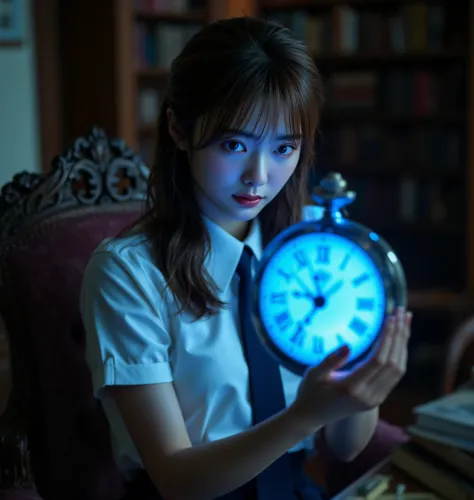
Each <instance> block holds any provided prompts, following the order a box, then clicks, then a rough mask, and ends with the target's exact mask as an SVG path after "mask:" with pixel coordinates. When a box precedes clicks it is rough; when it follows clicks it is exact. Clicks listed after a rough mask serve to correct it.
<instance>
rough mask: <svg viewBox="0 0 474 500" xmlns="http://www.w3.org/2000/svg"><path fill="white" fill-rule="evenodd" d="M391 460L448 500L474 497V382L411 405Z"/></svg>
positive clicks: (463, 499) (466, 499) (473, 498)
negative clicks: (405, 438) (404, 436)
mask: <svg viewBox="0 0 474 500" xmlns="http://www.w3.org/2000/svg"><path fill="white" fill-rule="evenodd" d="M413 411H414V416H415V422H414V424H413V425H411V426H409V427H408V428H407V431H408V434H409V435H410V437H411V439H410V441H409V442H408V443H406V444H404V445H402V446H400V447H398V448H396V449H395V450H394V451H393V453H392V463H393V464H394V465H395V466H396V467H398V468H399V469H402V470H403V471H404V472H406V473H407V474H408V475H409V476H411V477H412V478H413V479H415V480H416V481H417V482H419V483H421V484H423V485H425V486H427V487H428V488H429V489H430V490H431V491H433V492H435V493H436V494H438V495H439V496H441V497H443V498H446V499H448V500H474V383H472V382H470V383H469V384H467V385H465V386H463V387H461V388H460V389H458V390H457V391H455V392H453V393H452V394H449V395H447V396H444V397H441V398H439V399H436V400H434V401H430V402H428V403H425V404H423V405H420V406H417V407H415V408H414V410H413Z"/></svg>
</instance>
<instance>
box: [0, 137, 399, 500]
mask: <svg viewBox="0 0 474 500" xmlns="http://www.w3.org/2000/svg"><path fill="white" fill-rule="evenodd" d="M147 177H148V170H147V168H146V167H145V166H144V164H143V163H142V162H141V160H140V159H139V158H138V157H137V156H136V155H135V154H134V153H133V152H132V151H131V150H130V149H129V148H128V147H127V146H126V145H125V144H124V143H123V141H121V140H119V139H110V138H108V137H107V136H106V135H105V133H104V132H103V131H102V130H100V129H98V128H94V129H93V130H92V131H91V133H90V134H89V135H88V136H86V137H82V138H79V139H77V140H76V141H75V142H74V144H73V145H72V146H71V148H70V149H68V150H67V151H66V152H65V153H64V154H63V155H62V156H59V157H57V158H55V159H54V160H53V164H52V170H51V171H50V172H49V173H48V174H31V173H26V172H25V173H20V174H18V175H16V176H15V177H14V178H13V181H12V182H11V183H10V184H7V185H6V186H4V187H3V189H2V192H1V196H0V314H1V315H2V317H3V319H4V321H5V324H6V328H7V333H8V337H9V342H10V350H11V369H12V382H13V390H12V394H11V398H10V400H9V404H8V408H7V411H6V412H5V413H4V415H2V417H1V418H0V490H1V491H0V498H1V499H3V500H14V499H15V500H19V499H22V500H26V499H29V500H33V499H35V500H39V499H41V498H43V499H45V500H64V499H67V500H105V499H107V500H118V499H120V497H121V496H122V494H123V492H124V483H123V479H122V477H121V476H120V474H119V472H118V470H117V468H116V467H115V464H114V462H113V459H112V453H111V446H110V442H109V434H108V425H107V421H106V419H105V416H104V414H103V412H102V408H101V405H100V404H99V402H98V401H97V400H95V399H94V397H93V395H92V384H91V379H90V373H89V370H88V368H87V365H86V364H85V361H84V336H83V331H82V325H81V321H80V317H79V311H78V301H79V291H80V284H81V280H82V274H83V271H84V269H85V266H86V264H87V261H88V260H89V257H90V255H91V253H92V251H93V250H94V249H95V248H96V247H97V245H98V244H99V243H100V242H101V241H102V240H103V239H104V238H106V237H109V236H114V235H116V234H118V233H119V232H120V231H121V230H122V229H123V228H124V227H126V226H128V225H130V224H131V223H132V222H133V221H134V220H135V219H136V218H137V217H138V216H139V214H140V213H141V211H142V207H143V201H144V198H145V192H146V181H147ZM403 439H404V435H403V433H402V432H401V430H400V429H397V428H395V427H392V426H390V425H388V424H386V423H384V422H381V423H380V425H379V427H378V429H377V433H376V436H374V439H373V440H372V442H371V444H370V445H369V447H368V448H367V449H366V450H365V451H364V453H363V454H362V455H361V457H360V459H356V460H355V461H354V463H352V464H351V465H350V466H347V464H345V465H344V467H345V468H344V471H345V472H344V474H346V476H344V475H343V474H339V476H338V481H337V485H336V486H334V488H335V489H340V488H341V487H343V486H344V485H345V484H346V482H347V481H348V480H350V479H352V477H353V476H354V475H358V474H361V473H363V472H364V471H365V470H367V469H368V468H369V467H371V466H372V465H374V464H375V462H376V461H377V460H379V459H380V458H382V457H384V456H386V455H387V454H388V453H389V452H390V450H391V448H392V446H393V445H394V444H396V443H397V442H399V441H400V440H403ZM321 457H322V458H323V462H324V463H323V465H324V464H326V468H325V470H326V471H328V470H331V469H334V468H335V469H334V470H332V472H331V473H332V474H336V476H337V473H338V467H341V464H338V463H337V462H335V461H333V460H331V457H330V454H329V453H327V452H325V453H322V454H321ZM308 467H309V470H310V473H312V474H314V475H315V476H317V472H316V471H315V470H314V467H313V468H312V466H311V464H309V466H308ZM348 470H350V471H352V472H351V473H350V474H349V472H348Z"/></svg>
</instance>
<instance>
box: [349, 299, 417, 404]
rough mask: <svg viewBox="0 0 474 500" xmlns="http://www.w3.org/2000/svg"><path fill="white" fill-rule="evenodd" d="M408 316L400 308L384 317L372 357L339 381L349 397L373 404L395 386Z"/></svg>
mask: <svg viewBox="0 0 474 500" xmlns="http://www.w3.org/2000/svg"><path fill="white" fill-rule="evenodd" d="M411 317H412V314H411V313H410V312H405V311H404V310H403V309H399V310H397V312H396V314H395V315H394V316H391V317H389V318H387V322H386V326H385V327H384V332H383V334H382V336H381V341H380V343H379V345H378V346H377V348H376V350H375V351H374V353H373V355H372V357H370V358H369V359H368V360H367V361H366V362H364V363H363V364H362V365H361V366H360V367H359V368H357V369H355V370H354V371H353V372H352V373H351V374H349V375H347V376H346V377H345V378H344V379H343V381H342V383H343V384H344V386H345V389H346V390H347V391H348V392H349V393H350V394H351V395H352V396H354V397H357V398H358V399H362V400H363V401H364V402H365V403H367V404H368V405H372V404H374V405H375V404H378V402H379V401H383V400H384V399H385V398H386V396H387V395H388V394H389V393H390V391H391V390H392V389H393V387H395V385H397V383H398V382H399V380H400V379H401V377H402V376H403V374H404V373H405V370H406V360H407V343H408V338H409V336H410V331H411Z"/></svg>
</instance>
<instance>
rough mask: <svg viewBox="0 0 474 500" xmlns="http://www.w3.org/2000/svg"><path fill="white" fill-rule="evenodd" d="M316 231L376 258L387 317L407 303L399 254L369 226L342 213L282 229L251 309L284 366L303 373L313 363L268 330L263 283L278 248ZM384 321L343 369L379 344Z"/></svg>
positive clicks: (260, 269) (261, 266) (264, 262)
mask: <svg viewBox="0 0 474 500" xmlns="http://www.w3.org/2000/svg"><path fill="white" fill-rule="evenodd" d="M315 232H317V233H332V234H336V235H338V236H341V237H343V238H346V239H348V240H350V241H351V242H352V243H354V244H355V245H357V246H358V247H359V248H360V249H361V250H362V251H364V252H365V253H366V254H367V255H368V257H369V258H370V259H371V260H372V261H373V262H374V264H375V266H376V268H377V269H378V270H379V272H380V276H381V279H382V283H383V288H384V295H385V296H384V302H385V304H384V309H385V311H384V317H386V316H387V315H389V314H391V313H393V311H394V309H395V308H396V307H399V306H401V307H406V305H407V285H406V279H405V274H404V271H403V267H402V265H401V263H400V261H399V260H398V257H397V256H396V254H395V252H394V251H393V249H392V248H391V246H390V245H389V244H388V242H387V241H385V240H384V239H383V238H382V237H381V236H379V235H378V234H377V233H375V232H374V231H372V230H371V229H369V228H367V227H366V226H364V225H362V224H360V223H357V222H354V221H352V220H350V219H344V218H342V217H341V218H339V219H329V220H325V219H321V220H315V221H302V222H299V223H297V224H294V225H293V226H290V227H289V228H287V229H286V230H284V231H282V232H281V233H280V234H279V235H278V236H277V237H275V238H274V239H273V240H272V241H271V242H270V243H269V244H268V245H267V247H266V248H265V249H264V252H263V255H262V258H261V260H260V262H259V263H258V266H257V270H256V274H255V277H254V283H253V289H252V294H251V297H249V300H251V302H252V304H251V306H252V307H251V310H252V320H253V324H254V327H255V330H256V331H257V334H258V335H259V337H260V340H261V342H262V343H263V344H264V345H265V346H266V348H267V349H268V351H269V352H270V353H271V354H272V355H273V356H274V357H275V358H276V359H277V361H278V362H279V363H280V364H281V365H282V366H284V367H285V368H286V369H288V370H290V371H291V372H293V373H295V374H297V375H303V374H304V373H305V372H306V370H307V369H308V368H309V366H308V365H306V364H304V363H301V362H299V361H297V360H295V359H293V358H291V357H290V356H288V355H287V354H286V353H284V352H283V351H281V350H280V349H279V348H278V346H277V345H276V344H275V343H274V341H273V339H272V338H271V337H270V335H269V334H268V332H267V331H266V328H265V327H264V324H263V320H262V316H261V313H260V286H261V281H262V277H263V275H264V273H265V271H266V269H267V267H268V263H269V262H270V261H271V259H272V258H273V256H274V255H275V253H276V252H278V251H279V250H280V249H281V248H282V247H283V246H284V245H285V244H287V243H288V242H289V241H291V240H293V239H295V238H298V237H300V236H304V235H305V234H312V233H315ZM383 324H384V322H382V325H381V327H380V328H379V331H378V332H377V335H376V337H375V339H374V341H373V342H372V343H371V344H370V346H369V347H368V348H367V349H366V350H365V351H364V352H363V353H361V354H360V355H359V356H357V357H356V358H354V359H352V360H350V361H349V362H347V363H345V364H344V365H343V366H341V368H340V371H348V370H351V369H352V368H353V367H354V366H355V365H357V364H358V363H360V362H361V361H363V360H364V359H366V357H367V356H368V355H370V353H371V352H372V350H373V346H374V345H376V343H377V341H378V339H379V338H380V335H381V333H382V331H383Z"/></svg>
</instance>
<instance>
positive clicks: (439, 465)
mask: <svg viewBox="0 0 474 500" xmlns="http://www.w3.org/2000/svg"><path fill="white" fill-rule="evenodd" d="M391 459H392V464H393V465H394V466H395V467H398V468H399V469H400V470H402V471H404V472H405V473H406V474H408V475H409V476H411V477H412V478H413V479H415V480H416V481H418V482H419V483H421V484H423V485H424V486H426V487H428V488H429V489H430V490H431V491H434V492H435V493H436V494H438V495H440V496H441V497H443V498H445V499H447V500H474V483H473V482H472V481H469V480H467V479H466V478H465V477H464V476H462V475H461V474H459V473H458V472H456V471H455V470H454V469H452V468H451V467H448V466H446V464H445V463H443V462H442V461H441V460H439V459H438V458H436V457H435V456H433V455H432V454H430V453H428V452H426V451H425V450H423V448H422V447H421V446H420V445H417V444H415V443H413V442H409V443H406V444H403V445H401V446H399V447H397V448H395V450H393V452H392V457H391Z"/></svg>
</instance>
